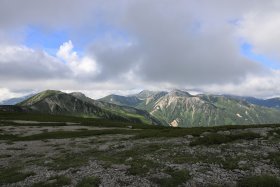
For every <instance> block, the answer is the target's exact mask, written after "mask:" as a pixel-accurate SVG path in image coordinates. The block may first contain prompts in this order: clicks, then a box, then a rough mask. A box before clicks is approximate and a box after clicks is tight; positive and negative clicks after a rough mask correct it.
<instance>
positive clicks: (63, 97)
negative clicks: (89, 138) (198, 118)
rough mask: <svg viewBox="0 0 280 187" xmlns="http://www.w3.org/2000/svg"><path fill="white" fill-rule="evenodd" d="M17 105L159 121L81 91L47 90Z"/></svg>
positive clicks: (55, 111) (125, 119) (151, 122)
mask: <svg viewBox="0 0 280 187" xmlns="http://www.w3.org/2000/svg"><path fill="white" fill-rule="evenodd" d="M17 106H20V107H25V108H29V109H30V110H32V111H34V112H40V113H47V114H58V115H71V116H80V117H92V118H102V119H110V120H117V121H128V122H137V123H148V124H156V125H159V122H158V121H157V120H156V119H155V118H154V117H152V116H151V115H150V114H149V113H148V112H146V111H143V110H140V109H134V108H132V107H122V106H118V105H115V104H109V103H108V104H107V103H103V102H99V101H95V100H92V99H90V98H88V97H86V96H85V95H83V94H82V93H71V94H67V93H63V92H60V91H55V90H47V91H44V92H41V93H38V94H36V95H34V96H33V97H31V98H29V99H27V100H25V101H23V102H21V103H19V104H17Z"/></svg>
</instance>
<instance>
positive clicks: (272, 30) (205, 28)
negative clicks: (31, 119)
mask: <svg viewBox="0 0 280 187" xmlns="http://www.w3.org/2000/svg"><path fill="white" fill-rule="evenodd" d="M279 30H280V1H279V0H267V1H263V0H248V1H243V0H227V1H224V0H172V1H171V0H152V1H151V0H118V1H115V0H106V1H103V0H59V1H57V0H25V1H21V0H0V101H1V100H4V99H8V98H12V97H20V96H23V95H26V94H30V93H36V92H39V91H43V90H46V89H56V90H62V91H66V92H72V91H73V92H74V91H81V92H83V93H85V94H86V95H87V96H89V97H92V98H100V97H102V96H105V95H107V94H111V93H115V94H122V95H126V94H131V93H135V92H139V91H140V90H143V89H148V90H171V89H184V90H195V91H197V92H203V93H211V94H233V95H241V96H242V95H243V96H255V97H261V98H269V97H278V96H280V86H279V82H280V32H279Z"/></svg>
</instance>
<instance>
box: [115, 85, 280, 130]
mask: <svg viewBox="0 0 280 187" xmlns="http://www.w3.org/2000/svg"><path fill="white" fill-rule="evenodd" d="M134 96H136V97H138V99H140V100H142V102H140V103H138V104H137V105H133V106H134V107H136V108H139V109H142V110H147V111H148V112H149V113H150V114H151V115H153V116H154V117H156V118H157V119H159V120H160V121H161V123H163V124H167V125H170V126H174V127H177V126H179V127H195V126H215V125H241V124H267V123H277V122H278V123H279V122H280V111H277V110H274V109H269V108H266V107H261V106H257V105H254V104H251V103H248V102H247V101H245V100H240V99H237V98H233V97H229V96H215V95H204V94H201V95H197V96H193V95H191V94H189V93H188V92H185V91H181V90H173V91H171V92H169V93H167V92H150V91H143V92H140V93H139V94H136V95H134ZM129 97H130V96H129ZM123 100H125V99H123ZM111 102H114V100H112V101H111ZM117 102H118V104H122V103H121V100H118V101H117ZM126 104H127V103H126Z"/></svg>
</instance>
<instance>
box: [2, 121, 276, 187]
mask: <svg viewBox="0 0 280 187" xmlns="http://www.w3.org/2000/svg"><path fill="white" fill-rule="evenodd" d="M46 125H47V124H44V125H36V124H32V125H28V124H24V125H23V124H22V125H20V126H19V125H18V124H13V123H9V124H6V123H5V122H3V121H2V122H1V126H0V127H1V129H0V135H1V136H0V137H1V138H0V139H1V140H0V168H1V169H0V186H106V187H107V186H141V187H143V186H246V184H254V182H258V181H260V182H259V184H260V183H263V184H276V186H277V185H279V184H280V183H279V180H280V144H279V142H280V127H277V126H271V127H268V126H266V127H255V128H251V127H250V128H249V127H248V128H246V127H242V128H240V129H238V128H236V129H235V128H233V129H232V128H229V129H226V128H221V129H218V130H217V131H215V132H213V131H209V130H199V131H198V130H194V131H190V130H189V131H186V133H182V132H183V131H181V132H180V130H176V133H174V132H175V131H174V132H173V131H169V130H168V131H167V130H165V129H163V130H160V129H159V130H158V129H152V130H150V129H146V130H145V129H134V128H132V127H130V126H129V127H127V128H112V127H108V128H100V127H92V126H80V125H77V124H72V125H67V126H66V125H65V126H63V125H59V126H52V124H49V125H48V126H46ZM156 130H158V132H156ZM141 131H145V132H147V133H146V134H147V135H143V134H142V135H141V133H140V132H141ZM148 131H149V132H150V133H151V132H152V133H154V134H149V133H148ZM139 133H140V135H139ZM271 182H272V183H271Z"/></svg>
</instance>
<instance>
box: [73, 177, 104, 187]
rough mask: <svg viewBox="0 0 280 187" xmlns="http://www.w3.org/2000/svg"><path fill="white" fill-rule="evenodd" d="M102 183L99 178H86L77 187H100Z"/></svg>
mask: <svg viewBox="0 0 280 187" xmlns="http://www.w3.org/2000/svg"><path fill="white" fill-rule="evenodd" d="M100 182H101V181H100V178H99V177H94V176H92V177H85V178H83V179H82V180H81V181H80V182H79V183H78V184H77V186H76V187H98V186H99V184H100Z"/></svg>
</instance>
